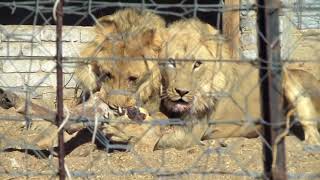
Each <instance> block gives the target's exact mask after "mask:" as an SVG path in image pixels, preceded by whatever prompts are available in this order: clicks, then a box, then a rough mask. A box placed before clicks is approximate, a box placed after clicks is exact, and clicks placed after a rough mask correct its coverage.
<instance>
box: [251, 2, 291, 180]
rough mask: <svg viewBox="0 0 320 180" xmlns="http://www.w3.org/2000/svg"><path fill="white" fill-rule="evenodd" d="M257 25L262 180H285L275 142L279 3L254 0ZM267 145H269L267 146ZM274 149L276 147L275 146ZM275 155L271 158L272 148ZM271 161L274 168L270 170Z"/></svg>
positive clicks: (279, 113) (279, 128) (279, 104)
mask: <svg viewBox="0 0 320 180" xmlns="http://www.w3.org/2000/svg"><path fill="white" fill-rule="evenodd" d="M256 2H257V7H258V12H257V24H258V51H259V52H258V53H259V60H260V67H261V69H260V80H261V86H260V92H261V100H262V116H263V119H264V120H265V121H266V123H265V124H264V138H265V139H266V141H267V143H268V144H266V143H264V144H263V152H264V179H270V180H278V179H281V180H283V179H287V173H286V158H285V143H284V139H282V140H281V141H280V142H279V143H278V144H275V139H276V138H277V136H278V135H279V134H281V132H283V130H284V124H285V122H284V113H283V96H282V65H281V55H280V32H279V11H280V7H281V4H280V0H256ZM268 145H269V146H268ZM275 146H276V147H275ZM272 147H275V149H276V154H275V157H274V154H273V149H274V148H272ZM274 161H275V166H274V167H272V164H273V162H274Z"/></svg>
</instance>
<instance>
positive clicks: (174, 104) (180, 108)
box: [166, 99, 192, 113]
mask: <svg viewBox="0 0 320 180" xmlns="http://www.w3.org/2000/svg"><path fill="white" fill-rule="evenodd" d="M166 106H167V109H169V110H170V111H171V112H173V113H185V112H188V111H190V109H191V106H192V105H191V103H189V102H186V101H184V100H182V99H179V100H177V101H171V100H168V101H167V102H166Z"/></svg>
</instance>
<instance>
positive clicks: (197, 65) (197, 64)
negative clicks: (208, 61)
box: [193, 61, 202, 69]
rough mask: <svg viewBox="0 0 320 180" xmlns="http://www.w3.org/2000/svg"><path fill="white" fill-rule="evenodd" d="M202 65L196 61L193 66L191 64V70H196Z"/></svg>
mask: <svg viewBox="0 0 320 180" xmlns="http://www.w3.org/2000/svg"><path fill="white" fill-rule="evenodd" d="M201 64H202V62H201V61H196V62H195V63H194V64H193V69H197V68H198V67H200V66H201Z"/></svg>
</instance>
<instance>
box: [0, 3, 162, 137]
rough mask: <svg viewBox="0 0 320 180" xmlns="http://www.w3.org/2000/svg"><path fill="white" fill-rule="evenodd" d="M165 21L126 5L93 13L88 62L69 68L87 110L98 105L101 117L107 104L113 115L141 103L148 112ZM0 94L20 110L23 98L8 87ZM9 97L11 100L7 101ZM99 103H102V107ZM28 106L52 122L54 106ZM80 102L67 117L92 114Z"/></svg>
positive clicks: (85, 55) (156, 89) (84, 54)
mask: <svg viewBox="0 0 320 180" xmlns="http://www.w3.org/2000/svg"><path fill="white" fill-rule="evenodd" d="M165 25H166V24H165V21H164V20H163V19H162V18H161V17H160V16H158V15H156V14H154V13H151V12H149V11H146V10H144V11H140V10H137V9H132V8H127V9H123V10H119V11H117V12H116V13H114V14H112V15H108V16H104V17H101V18H99V19H98V20H97V24H96V25H95V26H94V32H95V38H94V41H93V42H92V43H90V44H89V45H87V46H85V47H84V49H83V50H82V51H81V57H82V58H87V59H89V60H90V62H89V63H80V64H79V65H78V67H77V68H76V70H75V76H76V79H77V81H78V84H79V86H80V87H81V88H82V89H83V93H82V96H81V100H80V101H79V102H78V104H79V103H84V104H85V105H86V107H88V108H89V109H90V111H92V110H93V108H94V107H98V111H102V112H103V113H100V114H99V115H98V116H101V117H102V118H104V113H105V112H108V113H109V109H108V108H110V109H111V110H113V111H114V113H115V114H122V112H121V111H122V108H129V107H133V106H135V105H139V106H145V107H147V109H148V111H152V110H153V109H155V108H158V106H153V101H150V99H152V100H154V101H157V100H156V99H154V98H155V97H159V95H156V94H155V93H159V88H160V80H156V79H159V69H158V66H157V62H156V58H158V55H159V52H160V48H161V47H160V46H161V45H162V41H163V37H162V31H164V28H165ZM149 59H151V61H149ZM138 87H139V91H137V88H138ZM1 94H2V95H3V100H8V102H4V103H2V106H4V107H5V108H9V107H15V108H16V110H17V112H19V113H25V111H24V109H25V106H24V103H23V102H24V99H23V98H21V97H18V96H16V95H12V94H11V93H10V92H8V91H6V92H5V91H3V92H2V93H1ZM6 96H10V98H9V99H8V98H7V97H6ZM16 99H18V100H19V101H17V100H16ZM94 99H95V100H94ZM11 101H12V103H13V105H12V104H10V103H11ZM94 101H96V102H94ZM104 103H105V104H107V105H108V107H105V105H104ZM5 104H6V105H5ZM31 106H32V108H31V110H32V112H31V114H33V115H35V116H38V115H39V116H41V117H42V115H44V114H45V113H48V116H47V117H46V116H44V117H46V118H45V120H47V121H49V122H51V123H55V112H54V111H52V110H50V109H49V108H45V107H43V108H39V107H41V106H38V105H37V104H36V103H31ZM83 107H84V106H76V107H75V108H73V109H74V111H73V112H70V115H71V116H72V118H74V119H76V118H77V117H79V115H83V116H88V118H89V119H94V118H95V116H94V115H93V114H92V113H91V114H88V113H85V114H82V113H83V112H87V111H84V110H83ZM93 112H95V111H93ZM71 126H72V124H67V126H66V127H65V129H66V130H67V131H69V132H74V131H77V130H79V129H80V128H82V127H83V126H82V127H76V128H73V127H71ZM74 129H75V130H74Z"/></svg>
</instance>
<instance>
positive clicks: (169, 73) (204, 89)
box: [67, 19, 320, 150]
mask: <svg viewBox="0 0 320 180" xmlns="http://www.w3.org/2000/svg"><path fill="white" fill-rule="evenodd" d="M182 27H183V28H182ZM160 57H161V58H164V59H168V61H165V62H160V63H159V67H160V70H161V85H162V89H161V90H158V91H160V92H159V93H161V95H160V96H161V102H160V103H159V106H158V107H159V111H161V112H162V113H163V114H165V115H166V116H167V117H168V118H179V119H181V120H182V121H178V122H172V121H170V120H163V118H164V117H165V116H160V117H162V119H160V120H159V119H155V118H154V117H153V116H148V113H147V112H144V111H143V110H141V111H142V113H137V114H138V116H142V117H143V118H138V119H139V123H134V121H132V119H135V118H132V117H131V118H127V117H128V116H120V118H118V119H115V120H114V121H112V122H110V123H108V124H103V125H102V126H101V128H102V129H103V130H104V132H105V133H106V134H107V136H108V137H110V138H111V139H114V140H116V141H127V142H129V143H132V144H135V145H136V146H135V147H136V148H143V149H145V150H154V149H163V148H177V149H183V148H187V147H190V146H193V145H196V144H201V141H202V140H207V139H214V138H220V137H235V136H251V134H252V133H253V134H259V129H258V128H257V126H255V124H254V120H255V119H259V118H260V103H259V101H260V97H259V80H258V70H257V68H256V67H254V66H252V65H246V64H242V63H240V62H239V63H231V62H224V63H223V62H222V61H221V59H228V58H229V48H228V46H227V45H226V44H225V43H224V41H223V40H221V36H220V35H219V34H218V32H217V31H216V30H215V29H213V28H212V27H211V26H209V25H208V24H203V23H201V22H199V21H197V20H193V19H191V20H187V21H180V22H177V23H175V24H173V25H171V26H170V27H169V28H168V32H167V39H166V41H165V42H164V43H163V47H162V48H161V52H160ZM190 59H191V60H190ZM212 60H215V61H212ZM306 79H308V81H306ZM144 80H146V79H144ZM146 81H147V80H146ZM148 81H149V82H150V83H155V84H156V83H157V82H153V81H157V79H156V78H153V79H152V80H150V79H148ZM283 84H284V85H283V89H284V90H283V94H284V97H285V98H286V99H287V100H288V102H289V103H291V104H292V105H293V107H294V108H295V110H296V112H297V114H298V116H299V118H300V123H301V124H302V126H303V128H304V132H305V140H306V141H307V142H308V143H311V144H320V143H319V142H320V140H319V139H320V138H319V132H318V131H317V127H316V125H317V124H316V121H314V118H315V117H316V116H317V112H318V106H316V105H317V102H318V101H316V99H315V98H313V97H315V93H314V92H318V89H319V88H318V86H319V85H318V84H319V83H318V82H317V80H315V78H314V77H312V75H310V74H309V73H307V72H305V71H303V70H293V69H290V67H286V69H284V81H283ZM144 86H145V85H144ZM137 89H138V90H137V91H138V92H139V91H140V90H141V88H139V87H138V88H137ZM155 91H156V90H155ZM100 93H103V91H100ZM302 93H303V94H304V96H301V94H302ZM100 99H102V100H104V98H100ZM88 102H90V101H88ZM88 102H84V103H88ZM102 104H103V103H102ZM89 106H90V103H89ZM226 107H227V108H226ZM127 112H128V111H127ZM127 114H128V113H127ZM141 114H145V116H144V115H141ZM141 119H144V121H141ZM213 119H214V120H215V121H214V122H213V124H212V123H211V120H213ZM235 119H242V120H243V122H244V123H245V125H238V124H237V123H234V124H223V121H226V120H235ZM218 120H219V123H218V124H214V123H217V122H218ZM169 123H171V124H172V123H176V124H178V125H168V124H169ZM181 123H182V124H181ZM157 124H161V126H158V125H157ZM179 124H180V125H179ZM67 129H68V128H67Z"/></svg>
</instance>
